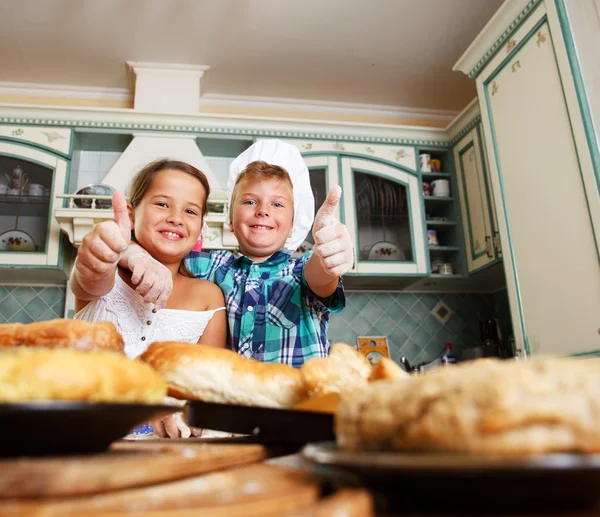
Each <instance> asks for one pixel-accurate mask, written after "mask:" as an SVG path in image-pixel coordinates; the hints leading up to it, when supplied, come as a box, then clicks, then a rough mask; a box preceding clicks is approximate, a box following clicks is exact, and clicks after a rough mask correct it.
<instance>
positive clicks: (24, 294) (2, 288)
mask: <svg viewBox="0 0 600 517" xmlns="http://www.w3.org/2000/svg"><path fill="white" fill-rule="evenodd" d="M64 310H65V287H60V286H48V287H32V286H22V285H20V286H14V285H0V322H1V323H31V322H33V321H44V320H51V319H54V318H62V317H63V314H64Z"/></svg>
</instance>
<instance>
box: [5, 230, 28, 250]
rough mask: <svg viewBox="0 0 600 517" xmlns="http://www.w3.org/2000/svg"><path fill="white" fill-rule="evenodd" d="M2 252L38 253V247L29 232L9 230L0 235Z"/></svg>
mask: <svg viewBox="0 0 600 517" xmlns="http://www.w3.org/2000/svg"><path fill="white" fill-rule="evenodd" d="M0 251H37V246H36V245H35V242H34V240H33V239H32V238H31V235H29V234H28V233H27V232H24V231H22V230H9V231H7V232H4V233H3V234H0Z"/></svg>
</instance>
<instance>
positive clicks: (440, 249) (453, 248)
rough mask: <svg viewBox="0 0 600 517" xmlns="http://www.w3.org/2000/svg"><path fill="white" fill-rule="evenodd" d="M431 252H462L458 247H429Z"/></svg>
mask: <svg viewBox="0 0 600 517" xmlns="http://www.w3.org/2000/svg"><path fill="white" fill-rule="evenodd" d="M429 251H452V252H454V251H460V248H459V247H458V246H429Z"/></svg>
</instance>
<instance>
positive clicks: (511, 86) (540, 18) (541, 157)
mask: <svg viewBox="0 0 600 517" xmlns="http://www.w3.org/2000/svg"><path fill="white" fill-rule="evenodd" d="M576 63H577V56H576V55H575V53H574V48H573V46H572V41H571V36H570V33H569V21H568V19H567V18H566V16H565V13H564V5H563V0H548V1H536V0H534V1H529V2H526V1H525V0H523V1H521V0H515V1H513V2H506V3H505V4H503V6H502V7H501V9H500V10H499V12H498V13H497V14H496V16H494V18H493V19H492V20H491V21H490V23H489V24H488V25H487V26H486V27H485V28H484V30H483V32H482V33H481V34H480V35H479V36H478V38H477V39H476V40H475V42H474V43H473V44H472V45H471V46H470V47H469V49H468V50H467V52H466V53H465V55H463V57H461V59H460V60H459V62H458V63H457V65H455V69H459V70H462V71H463V72H465V73H467V74H468V75H470V76H471V77H474V78H476V84H477V92H478V97H479V103H480V107H481V120H482V125H483V130H484V134H485V147H486V149H487V155H488V158H489V166H490V179H491V186H492V191H493V197H494V199H495V201H496V203H495V205H496V209H497V212H498V227H499V231H500V241H501V243H502V249H503V251H504V267H505V271H506V277H507V290H508V295H509V300H510V306H511V314H512V323H513V329H514V333H515V341H516V344H517V348H520V349H522V350H524V351H525V352H526V353H530V354H539V353H554V354H560V355H571V354H597V353H598V351H600V261H599V257H600V248H599V246H600V198H599V196H598V192H599V189H600V184H599V182H598V181H599V178H600V171H599V170H598V168H599V164H598V163H596V162H595V161H594V159H593V157H594V154H595V153H597V143H596V140H595V138H594V137H593V135H592V134H591V132H590V124H588V123H587V122H589V108H588V106H587V104H586V95H585V84H583V83H581V80H580V77H579V76H578V73H577V67H576ZM586 121H587V122H586Z"/></svg>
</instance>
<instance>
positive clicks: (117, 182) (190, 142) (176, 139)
mask: <svg viewBox="0 0 600 517" xmlns="http://www.w3.org/2000/svg"><path fill="white" fill-rule="evenodd" d="M127 66H128V69H129V72H130V73H129V76H130V81H131V82H132V83H133V87H134V91H135V95H134V108H133V109H134V111H138V112H140V113H146V114H147V113H156V114H159V113H160V114H185V115H191V114H197V113H198V111H199V97H200V80H201V79H202V76H203V75H204V73H205V72H206V70H208V68H209V67H207V66H193V65H173V64H164V63H140V62H127ZM159 158H172V159H174V160H181V161H184V162H187V163H189V164H191V165H193V166H194V167H196V168H198V169H200V170H201V171H202V172H203V173H204V174H205V175H206V177H207V178H208V182H209V184H210V186H211V195H210V197H209V203H208V205H209V214H208V215H207V217H206V218H205V221H206V223H207V225H208V229H207V230H206V231H205V242H206V244H209V245H210V244H212V246H211V247H212V249H215V248H233V247H235V246H236V244H237V242H236V240H235V237H234V236H233V234H231V232H229V231H228V228H227V227H226V226H224V225H225V219H226V217H227V213H228V206H227V205H228V201H227V194H226V192H225V191H223V190H221V189H220V188H219V187H220V185H219V183H218V181H217V178H216V176H215V175H214V174H213V172H212V171H211V169H210V167H209V165H208V163H207V161H206V160H205V158H204V156H203V155H202V153H201V152H200V149H199V148H198V146H197V144H196V139H195V137H194V136H193V135H185V134H181V135H179V134H168V133H157V132H140V133H135V134H134V135H133V140H132V141H131V142H130V144H129V145H128V146H127V148H126V149H125V150H124V151H123V153H122V154H121V156H120V157H119V159H118V160H117V162H116V163H115V164H114V166H113V167H112V168H111V169H110V171H109V172H108V173H107V175H106V176H105V177H104V179H103V180H102V182H101V183H103V184H105V185H110V186H111V187H114V188H115V189H116V190H118V191H120V192H125V190H126V188H127V186H128V185H129V183H130V181H131V179H132V178H133V176H134V175H135V173H136V172H138V171H139V170H140V169H141V168H142V167H143V166H144V165H146V164H147V163H149V162H151V161H153V160H156V159H159ZM57 197H59V198H65V199H68V206H67V207H66V208H62V207H61V208H57V209H55V211H54V217H55V218H56V219H57V220H58V222H59V224H60V228H61V230H62V231H64V232H65V233H66V234H67V236H68V238H69V240H70V241H71V243H72V244H73V245H74V246H75V247H79V246H80V245H81V239H82V238H83V236H84V235H85V234H86V233H88V232H89V231H90V230H91V229H92V228H93V226H94V225H95V224H97V223H99V222H101V221H104V220H107V219H112V217H113V212H112V210H110V209H109V210H106V209H101V208H96V199H92V208H78V207H77V206H76V205H75V203H74V199H76V198H77V197H78V196H77V195H75V194H69V195H59V196H57ZM101 198H102V197H101V196H100V197H97V199H101ZM207 247H209V246H207Z"/></svg>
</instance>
